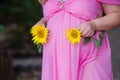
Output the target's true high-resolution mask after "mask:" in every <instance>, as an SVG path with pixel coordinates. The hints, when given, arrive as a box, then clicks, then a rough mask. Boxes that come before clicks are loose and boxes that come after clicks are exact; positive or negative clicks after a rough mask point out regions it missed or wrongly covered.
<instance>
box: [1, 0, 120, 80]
mask: <svg viewBox="0 0 120 80" xmlns="http://www.w3.org/2000/svg"><path fill="white" fill-rule="evenodd" d="M42 16H43V12H42V6H41V5H40V4H39V3H38V1H37V0H1V1H0V80H40V77H41V64H42V53H41V54H39V53H38V51H37V49H36V46H35V45H34V44H33V43H32V41H31V35H30V34H29V33H30V28H31V27H32V26H33V25H34V24H35V23H36V22H37V21H39V20H40V19H41V18H42ZM108 33H109V40H110V45H111V49H112V64H113V72H114V80H120V63H119V59H120V50H119V48H120V42H119V41H120V27H117V28H115V29H113V30H110V31H108Z"/></svg>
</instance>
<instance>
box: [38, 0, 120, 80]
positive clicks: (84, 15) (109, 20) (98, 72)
mask: <svg viewBox="0 0 120 80" xmlns="http://www.w3.org/2000/svg"><path fill="white" fill-rule="evenodd" d="M39 2H40V3H41V4H42V7H43V13H44V17H43V18H42V19H41V20H40V21H38V23H37V24H39V25H41V24H47V28H48V30H49V38H48V40H47V43H46V44H45V45H44V47H43V62H42V80H113V74H112V67H111V50H110V46H109V41H108V36H107V33H106V31H107V30H110V29H112V28H114V27H116V26H117V25H120V0H47V1H46V0H39ZM103 14H104V16H103ZM72 27H74V28H77V29H79V30H80V31H81V33H82V38H81V42H80V43H79V44H74V45H73V44H71V43H70V42H69V41H68V40H67V39H66V38H65V33H66V30H67V29H70V28H72ZM103 31H104V33H103V34H104V38H103V40H102V43H101V45H100V46H99V47H97V46H96V44H95V41H94V38H95V39H97V40H98V41H99V40H100V35H101V34H102V32H103ZM86 37H91V40H90V42H88V43H87V44H84V40H85V38H86Z"/></svg>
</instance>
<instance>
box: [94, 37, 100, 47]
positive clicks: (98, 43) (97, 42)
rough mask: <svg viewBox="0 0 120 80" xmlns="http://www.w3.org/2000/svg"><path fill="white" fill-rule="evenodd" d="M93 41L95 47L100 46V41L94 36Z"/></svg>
mask: <svg viewBox="0 0 120 80" xmlns="http://www.w3.org/2000/svg"><path fill="white" fill-rule="evenodd" d="M94 43H95V45H96V46H97V48H98V47H99V46H100V41H98V40H97V39H96V38H94Z"/></svg>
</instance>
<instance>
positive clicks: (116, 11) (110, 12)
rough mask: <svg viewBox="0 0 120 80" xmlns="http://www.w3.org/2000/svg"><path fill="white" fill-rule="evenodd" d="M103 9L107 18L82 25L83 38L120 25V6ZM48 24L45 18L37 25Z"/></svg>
mask: <svg viewBox="0 0 120 80" xmlns="http://www.w3.org/2000/svg"><path fill="white" fill-rule="evenodd" d="M39 2H40V3H41V4H45V2H46V0H39ZM102 7H103V11H104V13H105V16H103V17H101V18H97V19H94V20H92V21H89V22H85V23H82V24H81V25H80V28H79V29H80V30H81V32H82V36H83V37H91V36H93V35H94V33H95V31H96V30H110V29H112V28H114V27H116V26H118V25H120V5H111V4H102ZM46 22H47V21H46V20H45V18H44V17H43V18H42V19H40V21H38V23H37V24H45V23H46Z"/></svg>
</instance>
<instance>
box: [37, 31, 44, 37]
mask: <svg viewBox="0 0 120 80" xmlns="http://www.w3.org/2000/svg"><path fill="white" fill-rule="evenodd" d="M37 35H38V36H39V38H43V37H44V36H45V34H44V31H43V30H40V31H38V32H37Z"/></svg>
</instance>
